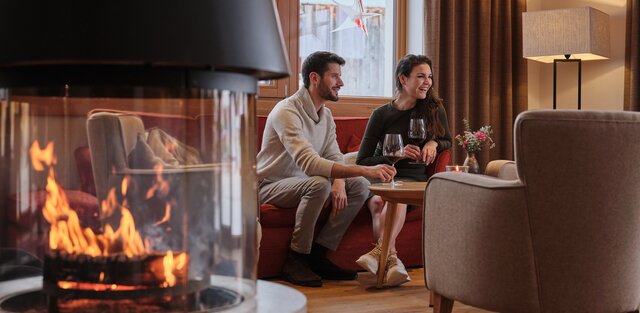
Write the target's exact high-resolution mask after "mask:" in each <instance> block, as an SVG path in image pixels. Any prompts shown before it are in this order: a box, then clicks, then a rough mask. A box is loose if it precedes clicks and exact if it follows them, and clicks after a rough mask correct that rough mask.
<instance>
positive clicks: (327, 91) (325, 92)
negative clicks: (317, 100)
mask: <svg viewBox="0 0 640 313" xmlns="http://www.w3.org/2000/svg"><path fill="white" fill-rule="evenodd" d="M318 93H319V94H320V97H322V99H325V100H329V101H338V96H334V95H333V93H331V88H329V87H327V86H326V85H320V87H319V88H318Z"/></svg>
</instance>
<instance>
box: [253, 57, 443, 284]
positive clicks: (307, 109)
mask: <svg viewBox="0 0 640 313" xmlns="http://www.w3.org/2000/svg"><path fill="white" fill-rule="evenodd" d="M344 64H345V61H344V59H343V58H341V57H340V56H338V55H336V54H333V53H330V52H315V53H313V54H311V55H309V56H308V57H307V58H306V59H305V61H304V62H303V64H302V77H303V82H304V86H303V87H301V88H300V89H299V90H298V91H297V92H296V93H295V94H294V95H292V96H291V97H289V98H287V99H285V100H283V101H281V102H279V103H278V104H277V105H276V106H275V107H274V108H273V110H272V111H271V113H270V114H269V116H268V117H267V123H266V126H265V130H264V135H263V141H262V150H261V151H260V153H259V154H258V157H257V172H258V177H259V179H260V184H259V187H258V189H259V191H258V194H259V198H260V202H261V203H269V204H273V205H275V206H278V207H285V208H288V207H297V211H296V221H295V227H294V231H293V238H292V240H291V245H290V249H289V252H288V255H287V258H286V260H285V264H284V266H283V268H282V278H283V279H285V280H287V281H289V282H291V283H293V284H297V285H302V286H313V287H319V286H322V279H328V280H353V279H356V277H357V272H355V271H350V270H346V269H342V268H339V267H338V266H336V265H335V264H333V263H332V262H330V261H329V260H328V259H327V257H326V253H327V250H328V249H331V250H335V249H337V247H338V245H339V243H340V241H341V239H342V236H343V235H344V233H345V232H346V230H347V228H348V227H349V225H350V224H351V221H352V220H353V219H354V218H355V216H356V215H357V214H358V211H359V210H360V208H361V207H362V205H363V204H364V203H365V202H366V203H367V205H368V207H369V209H370V210H371V212H372V217H373V219H374V221H373V225H374V236H375V237H376V238H375V240H377V241H379V238H381V237H382V225H384V222H383V220H382V218H384V208H385V204H384V203H383V201H382V200H381V199H380V198H379V197H377V196H373V197H372V196H371V195H370V193H369V191H368V188H367V187H368V185H369V181H368V180H367V179H365V178H363V176H364V177H367V178H369V179H371V180H372V181H382V182H388V181H390V180H391V178H392V177H394V176H395V175H396V168H394V167H392V166H391V165H390V164H391V162H389V160H388V159H386V158H385V157H382V156H381V153H380V152H381V149H379V147H381V140H383V139H384V134H385V133H387V132H388V131H390V130H394V131H396V130H398V131H399V130H400V128H404V131H403V132H401V134H403V136H404V137H405V138H406V135H407V134H406V133H407V128H408V125H409V122H408V119H407V120H406V123H405V124H403V125H400V123H401V121H403V120H404V119H405V115H406V116H410V115H411V114H412V113H413V112H414V111H418V113H420V114H426V116H425V117H426V119H427V121H428V122H429V124H430V126H429V130H430V131H432V132H430V134H435V136H432V137H433V138H431V139H432V140H430V141H429V142H427V143H426V144H425V145H424V146H423V147H416V146H411V145H408V146H407V148H406V149H405V155H404V157H406V158H412V159H417V158H421V159H422V160H424V161H426V162H432V161H433V160H434V159H435V154H436V153H437V152H438V151H442V150H444V149H447V148H449V147H450V146H451V135H450V134H449V131H448V126H447V124H446V115H445V113H444V108H443V107H442V104H441V103H440V100H439V99H438V97H437V96H435V94H434V93H433V91H432V89H431V86H432V83H433V80H432V74H431V61H430V60H429V59H428V58H426V57H424V56H415V55H407V56H405V57H404V58H403V59H402V60H400V62H399V63H398V66H397V68H396V88H397V89H398V90H397V91H398V98H397V99H396V100H394V101H393V102H391V103H389V104H387V105H385V106H382V107H380V108H379V109H377V110H376V111H375V112H374V113H373V114H372V116H371V119H370V121H369V124H368V125H367V130H366V133H365V136H364V138H363V141H362V145H361V151H360V152H359V153H358V162H359V163H360V164H362V165H346V164H344V163H343V156H342V153H341V152H340V150H339V148H338V144H337V142H336V133H335V123H334V121H333V117H332V114H331V111H330V110H329V109H328V108H326V107H325V105H324V104H325V102H326V101H337V100H338V91H339V90H340V88H341V87H342V86H343V82H342V79H341V66H343V65H344ZM407 114H409V115H407ZM443 120H444V123H443ZM381 125H382V127H380V126H381ZM387 127H389V129H387ZM399 133H400V132H399ZM380 134H381V135H380ZM380 136H381V137H380ZM374 150H375V151H374ZM367 154H368V155H367ZM399 164H400V163H399ZM399 168H401V167H399ZM419 171H421V174H420V173H418V172H419ZM400 172H401V173H403V174H402V177H403V178H405V177H406V178H407V179H405V180H408V179H416V180H417V179H422V180H426V177H425V176H424V165H421V166H417V167H413V168H412V170H409V171H408V172H406V173H404V172H402V171H400ZM413 172H416V173H413ZM412 173H413V174H412ZM420 175H422V176H420ZM414 176H415V177H414ZM412 177H414V178H412ZM327 199H330V200H331V205H332V214H331V216H330V217H329V220H328V221H327V223H326V224H325V225H324V227H323V228H322V229H321V230H320V232H319V233H318V236H317V237H316V238H315V241H314V227H315V224H316V220H317V219H318V216H319V215H320V211H321V210H322V208H323V206H324V203H325V201H326V200H327ZM399 211H402V213H400V214H401V216H399V217H400V219H399V221H398V224H400V226H401V225H403V224H404V215H405V214H406V206H405V209H404V210H403V209H400V210H399ZM400 228H401V227H398V231H399V229H400ZM396 236H397V234H392V237H391V240H392V241H391V245H390V249H391V253H392V254H391V255H390V257H389V258H388V260H387V264H385V267H386V268H387V274H386V284H387V285H399V284H402V283H404V282H406V281H408V280H409V276H408V274H407V271H406V269H405V268H404V266H403V265H402V263H401V262H400V260H399V259H398V258H397V256H396V254H395V237H396ZM379 254H380V248H379V245H376V246H375V248H374V249H373V250H372V251H371V252H369V253H367V254H365V255H363V256H362V257H360V259H358V264H360V265H361V266H363V267H364V268H365V269H367V270H369V271H372V272H375V271H376V270H377V268H378V257H379Z"/></svg>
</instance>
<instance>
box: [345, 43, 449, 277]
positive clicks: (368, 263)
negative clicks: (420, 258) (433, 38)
mask: <svg viewBox="0 0 640 313" xmlns="http://www.w3.org/2000/svg"><path fill="white" fill-rule="evenodd" d="M395 87H396V99H395V100H393V101H391V102H390V103H388V104H386V105H383V106H381V107H379V108H378V109H376V110H375V111H373V113H372V114H371V118H370V119H369V123H368V124H367V130H366V131H365V134H364V138H363V139H362V143H361V145H360V151H359V152H358V158H357V160H356V163H357V164H359V165H375V164H382V163H385V164H392V163H391V161H389V159H387V158H386V157H384V156H383V155H382V143H383V141H384V137H385V135H386V134H401V135H402V139H403V142H404V143H407V142H409V141H408V134H407V133H408V130H409V121H410V120H411V119H412V118H422V119H424V120H425V122H426V128H427V139H426V143H424V144H422V145H421V146H416V145H412V144H408V145H405V148H404V155H403V157H404V159H403V160H400V161H398V162H397V163H396V164H395V166H396V169H397V171H398V172H397V174H396V180H398V181H426V180H427V176H426V174H425V169H426V166H427V165H429V164H430V163H433V162H434V161H435V158H436V155H437V154H438V153H439V152H441V151H443V150H446V149H449V148H451V144H452V139H451V133H450V131H449V125H448V123H447V114H446V112H445V110H444V107H443V106H442V100H441V99H440V98H438V96H437V94H436V92H435V90H434V89H433V88H432V87H433V74H432V66H431V60H430V59H429V58H427V57H426V56H424V55H413V54H409V55H406V56H405V57H403V58H402V59H401V60H400V61H399V62H398V65H397V66H396V71H395ZM415 160H422V161H423V162H424V163H417V162H415ZM371 182H378V181H374V180H371ZM367 206H368V207H369V210H370V211H371V216H372V220H373V236H374V240H377V244H376V246H375V248H374V249H373V250H371V251H370V252H369V253H367V254H364V255H363V256H361V257H360V258H359V259H358V260H357V261H356V263H358V264H359V265H360V266H362V267H363V268H365V269H367V270H368V271H370V272H372V273H376V272H377V270H378V259H379V257H380V251H381V250H380V246H381V238H382V232H383V227H384V216H385V213H386V203H385V202H384V201H382V199H381V198H380V197H379V196H372V197H371V198H370V199H369V200H367ZM396 211H397V217H396V224H395V225H394V233H393V234H391V241H390V242H389V258H388V259H387V262H386V264H385V265H384V266H385V267H386V274H385V285H387V286H397V285H400V284H403V283H405V282H407V281H409V280H410V278H409V275H408V273H407V270H406V269H405V267H404V265H403V264H402V262H401V261H400V259H398V256H397V251H396V247H395V244H396V238H397V237H398V234H399V233H400V230H401V229H402V226H403V225H404V220H405V217H406V214H407V205H406V204H398V209H397V210H396Z"/></svg>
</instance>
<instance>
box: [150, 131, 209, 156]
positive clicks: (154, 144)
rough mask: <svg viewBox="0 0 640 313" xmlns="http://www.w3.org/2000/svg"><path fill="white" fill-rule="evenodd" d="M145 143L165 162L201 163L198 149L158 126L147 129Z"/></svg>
mask: <svg viewBox="0 0 640 313" xmlns="http://www.w3.org/2000/svg"><path fill="white" fill-rule="evenodd" d="M147 134H148V135H147V143H148V144H149V146H150V147H151V149H152V150H153V152H154V153H155V154H156V156H158V157H159V158H161V159H162V160H163V161H164V162H165V163H167V164H171V165H196V164H202V159H201V158H200V154H199V153H198V150H196V149H195V148H193V147H191V146H189V145H186V144H184V143H182V142H181V141H179V140H177V139H175V138H174V137H172V136H171V135H169V134H167V133H166V132H165V131H164V130H162V129H160V128H155V127H154V128H151V129H149V130H148V131H147Z"/></svg>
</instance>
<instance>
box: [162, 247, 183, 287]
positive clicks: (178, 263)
mask: <svg viewBox="0 0 640 313" xmlns="http://www.w3.org/2000/svg"><path fill="white" fill-rule="evenodd" d="M186 265H187V254H186V253H179V254H177V255H176V256H175V257H174V255H173V252H172V251H171V250H169V251H168V252H167V254H166V255H165V256H164V258H163V259H162V266H163V270H164V279H165V281H164V283H163V284H162V286H163V287H171V286H175V284H176V276H175V275H174V272H175V271H181V270H182V269H184V267H185V266H186Z"/></svg>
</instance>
